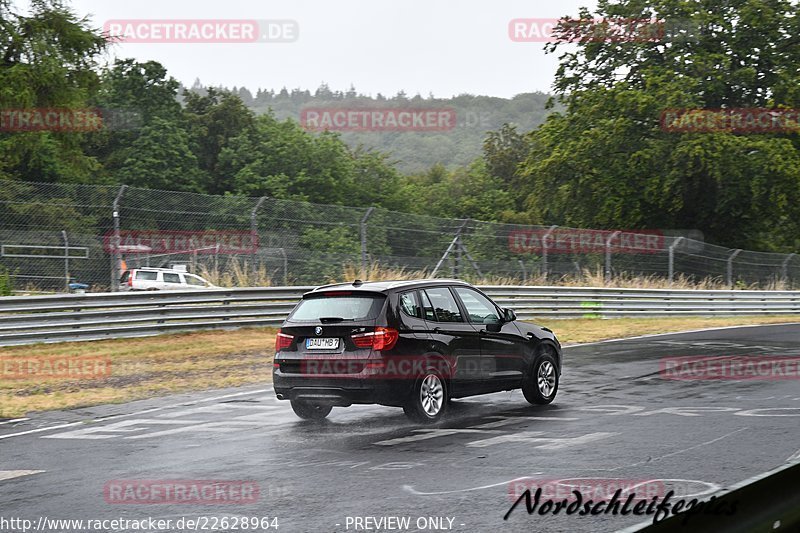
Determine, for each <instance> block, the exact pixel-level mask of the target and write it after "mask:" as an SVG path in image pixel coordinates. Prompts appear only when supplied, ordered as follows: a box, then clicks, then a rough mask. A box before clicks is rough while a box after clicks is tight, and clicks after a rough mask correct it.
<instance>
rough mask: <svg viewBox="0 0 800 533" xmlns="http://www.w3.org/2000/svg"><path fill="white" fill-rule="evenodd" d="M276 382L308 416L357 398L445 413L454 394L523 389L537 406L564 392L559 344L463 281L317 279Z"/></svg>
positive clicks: (284, 349)
mask: <svg viewBox="0 0 800 533" xmlns="http://www.w3.org/2000/svg"><path fill="white" fill-rule="evenodd" d="M275 350H276V354H275V362H274V369H273V383H274V387H275V393H276V394H277V396H278V398H279V399H281V400H290V401H291V404H292V409H293V410H294V412H295V413H297V415H298V416H299V417H301V418H305V419H322V418H325V417H326V416H328V414H329V413H330V412H331V409H332V407H334V406H349V405H352V404H354V403H361V404H372V403H376V404H380V405H390V406H396V407H402V408H403V409H404V410H405V412H406V414H407V415H408V416H409V417H410V418H411V419H413V420H415V421H420V422H435V421H437V420H439V419H441V418H442V416H443V415H444V414H445V411H446V410H447V404H448V401H449V400H450V399H451V398H463V397H465V396H473V395H476V394H485V393H491V392H499V391H506V390H512V389H520V388H521V389H522V392H523V394H524V396H525V399H526V400H528V401H529V402H530V403H533V404H548V403H550V402H552V401H553V399H554V398H555V396H556V392H557V391H558V382H559V376H560V374H561V345H560V344H559V342H558V339H556V337H555V335H554V334H553V332H552V331H550V330H549V329H547V328H543V327H539V326H535V325H533V324H528V323H524V322H520V321H518V320H517V317H516V315H515V314H514V311H512V310H510V309H502V308H500V307H499V306H497V305H496V304H495V303H494V302H493V301H492V300H490V299H489V298H488V297H487V296H486V295H485V294H483V293H482V292H481V291H480V290H478V289H476V288H475V287H473V286H471V285H469V284H467V283H464V282H462V281H457V280H441V279H435V280H419V281H385V282H361V281H358V280H356V281H355V282H353V283H350V284H336V285H326V286H324V287H319V288H317V289H315V290H313V291H311V292H308V293H306V294H305V295H303V299H302V300H301V301H300V302H299V303H298V304H297V306H296V307H295V308H294V310H293V311H292V312H291V314H290V315H289V317H288V318H287V319H286V321H285V322H284V324H283V326H282V327H281V330H280V332H279V333H278V337H277V340H276V343H275Z"/></svg>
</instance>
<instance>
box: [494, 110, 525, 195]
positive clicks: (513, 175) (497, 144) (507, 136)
mask: <svg viewBox="0 0 800 533" xmlns="http://www.w3.org/2000/svg"><path fill="white" fill-rule="evenodd" d="M528 151H529V147H528V144H527V143H526V142H525V136H524V135H522V134H520V133H518V132H517V128H516V126H512V125H511V124H508V123H505V124H503V127H502V128H500V130H499V131H490V132H489V134H488V135H487V137H486V140H485V141H484V142H483V159H484V161H486V170H487V172H489V174H490V175H491V176H493V177H495V178H498V179H500V180H501V181H502V182H503V183H504V184H505V185H506V186H507V187H508V189H509V191H510V192H512V196H514V203H515V208H517V209H520V210H521V209H522V208H523V202H524V197H523V196H522V195H517V194H513V192H515V191H518V190H519V181H520V177H519V173H518V168H519V165H520V164H521V163H522V162H523V161H525V158H526V157H527V155H528Z"/></svg>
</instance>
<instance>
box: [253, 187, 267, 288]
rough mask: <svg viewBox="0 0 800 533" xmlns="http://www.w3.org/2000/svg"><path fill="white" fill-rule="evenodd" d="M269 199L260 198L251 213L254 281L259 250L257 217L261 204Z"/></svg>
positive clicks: (265, 197)
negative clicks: (257, 251)
mask: <svg viewBox="0 0 800 533" xmlns="http://www.w3.org/2000/svg"><path fill="white" fill-rule="evenodd" d="M267 198H268V196H262V197H261V198H259V199H258V201H257V202H256V205H255V207H253V210H252V211H250V240H251V241H252V243H251V250H253V251H252V252H250V268H251V272H252V273H253V279H255V277H256V250H257V248H258V219H257V215H258V210H259V208H260V207H261V204H263V203H264V201H265V200H266V199H267Z"/></svg>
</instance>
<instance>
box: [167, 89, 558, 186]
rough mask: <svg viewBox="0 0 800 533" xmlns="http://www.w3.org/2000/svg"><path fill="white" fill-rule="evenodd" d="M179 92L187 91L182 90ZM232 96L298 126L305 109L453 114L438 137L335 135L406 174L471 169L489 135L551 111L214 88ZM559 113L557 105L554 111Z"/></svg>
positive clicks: (470, 99)
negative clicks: (376, 154)
mask: <svg viewBox="0 0 800 533" xmlns="http://www.w3.org/2000/svg"><path fill="white" fill-rule="evenodd" d="M181 89H182V90H181V91H180V93H181V94H183V92H184V91H185V90H186V89H185V88H183V87H181ZM215 89H216V90H217V91H223V92H230V93H232V94H235V95H236V96H238V97H239V98H240V99H241V100H242V102H243V103H244V104H245V105H246V106H247V107H248V108H249V109H252V110H253V111H255V112H256V113H257V114H265V113H270V112H272V113H273V114H274V116H275V117H276V118H278V119H279V120H286V119H292V120H295V121H300V122H301V123H302V120H301V117H302V111H303V109H308V108H316V109H331V110H338V109H348V110H349V109H365V108H366V109H446V110H453V112H454V114H455V118H456V121H455V123H454V127H453V128H452V129H448V130H445V131H440V132H425V131H369V132H357V131H348V130H347V129H346V128H342V129H340V130H338V131H339V132H340V133H341V138H342V140H343V141H344V142H345V143H347V145H348V146H350V147H352V148H357V147H359V146H366V147H369V148H372V149H375V150H378V151H380V152H382V153H385V154H388V155H389V157H390V160H391V161H392V163H393V164H394V165H395V167H396V168H397V169H398V170H399V171H400V172H403V173H405V174H411V173H415V172H424V171H426V170H428V169H430V168H431V167H433V166H434V165H437V164H438V165H444V166H446V167H447V168H449V169H453V168H455V167H458V166H466V165H469V164H470V163H471V162H472V161H474V160H475V159H476V158H478V157H480V155H481V148H482V145H483V141H484V140H485V138H486V135H487V134H488V132H490V131H496V130H499V129H500V128H501V127H502V126H503V124H510V125H513V126H515V127H516V129H517V130H519V131H531V130H533V129H536V128H537V127H538V126H539V125H541V124H542V123H543V122H544V121H545V118H547V115H548V114H549V113H551V112H552V111H553V109H548V108H547V104H548V101H549V100H550V95H547V94H544V93H525V94H518V95H516V96H515V97H513V98H510V99H508V98H495V97H490V96H475V95H470V94H462V95H459V96H455V97H453V98H435V97H433V96H432V95H429V96H427V97H422V96H421V95H419V94H417V95H415V96H413V97H409V96H407V95H406V94H405V93H404V92H403V91H400V92H398V93H397V94H396V95H394V96H390V97H386V96H383V95H381V94H377V95H376V96H375V97H372V96H367V95H364V94H359V93H358V92H357V91H356V89H355V88H354V87H350V89H348V90H347V91H333V90H331V89H330V88H329V87H328V86H327V85H326V84H323V85H321V86H320V87H319V88H317V90H316V91H314V92H313V93H312V92H311V91H309V90H307V89H306V90H301V89H293V90H291V91H289V90H287V89H286V88H283V89H281V90H280V91H278V92H275V91H273V90H262V89H259V90H258V91H256V92H255V96H254V95H253V93H252V92H251V91H250V90H248V89H247V88H243V87H242V88H237V87H232V88H224V87H216V88H215ZM189 90H190V91H191V92H193V93H197V94H200V95H204V94H207V90H208V89H207V88H206V87H204V86H203V85H202V84H201V83H200V80H197V81H195V83H194V84H193V85H192V87H191V88H189ZM554 108H555V109H556V110H557V109H559V108H560V106H558V105H557V104H556V105H555V106H554Z"/></svg>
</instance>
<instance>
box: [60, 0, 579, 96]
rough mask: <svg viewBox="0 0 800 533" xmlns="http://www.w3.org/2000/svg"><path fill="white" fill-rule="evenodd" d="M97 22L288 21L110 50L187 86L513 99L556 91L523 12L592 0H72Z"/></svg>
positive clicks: (552, 60) (571, 11)
mask: <svg viewBox="0 0 800 533" xmlns="http://www.w3.org/2000/svg"><path fill="white" fill-rule="evenodd" d="M71 5H72V7H73V9H74V10H75V11H76V12H77V13H78V14H80V15H90V18H91V21H92V23H93V24H94V25H95V26H96V27H103V25H104V23H106V22H107V21H109V20H129V19H139V20H141V19H158V20H165V19H183V20H185V19H214V20H217V19H249V20H252V19H255V20H276V19H284V20H285V19H289V20H293V21H296V22H297V25H298V27H299V37H298V38H297V40H296V41H295V42H291V43H264V42H258V43H237V44H229V43H225V44H221V43H212V44H207V43H202V44H198V43H192V44H185V43H184V44H173V43H125V44H117V45H115V46H114V47H113V48H112V56H111V57H133V58H135V59H137V60H140V61H144V60H149V59H153V60H156V61H159V62H161V63H162V64H164V65H165V66H166V67H167V69H168V70H169V72H170V74H171V75H172V76H174V77H175V78H177V79H178V80H179V81H181V82H183V83H184V84H186V85H191V84H192V82H193V81H194V80H195V78H200V80H201V81H202V82H203V84H205V85H224V86H228V87H232V86H237V87H241V86H245V87H247V88H249V89H250V90H252V91H253V92H255V90H256V89H258V88H259V87H260V88H265V89H276V90H279V89H280V88H281V87H284V86H285V87H287V88H289V89H292V88H296V87H299V88H301V89H310V90H312V91H313V90H314V89H316V88H317V87H319V85H320V83H322V82H326V83H328V85H329V86H330V87H331V89H333V90H346V89H347V88H348V87H349V86H350V85H351V84H353V85H354V86H355V87H356V89H357V90H358V91H359V92H362V93H367V94H371V95H373V96H374V95H375V94H377V93H379V92H380V93H382V94H384V95H394V94H395V93H397V91H399V90H401V89H402V90H404V91H405V92H406V93H407V94H409V96H412V95H414V94H416V93H417V92H419V93H420V94H422V95H423V96H427V95H428V94H429V93H433V94H434V95H435V96H437V97H448V96H452V95H456V94H461V93H471V94H483V95H490V96H501V97H511V96H513V95H515V94H518V93H522V92H531V91H537V90H538V91H549V90H550V87H551V84H552V81H553V74H554V73H555V69H556V66H557V58H556V57H555V55H554V54H548V55H545V53H544V51H543V46H544V45H543V43H541V42H535V43H533V42H525V43H521V42H513V41H512V40H511V38H510V37H509V34H508V23H509V21H510V20H512V19H517V18H536V19H546V18H558V17H561V16H565V15H569V16H576V15H577V13H578V7H580V6H586V7H589V8H593V7H594V5H595V2H594V0H548V1H539V0H535V1H531V0H491V1H487V0H461V1H457V0H402V1H394V2H389V1H387V0H337V1H335V2H331V1H326V0H262V1H255V0H249V1H245V0H226V1H224V2H211V1H207V0H133V1H128V2H122V1H120V0H71Z"/></svg>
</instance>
